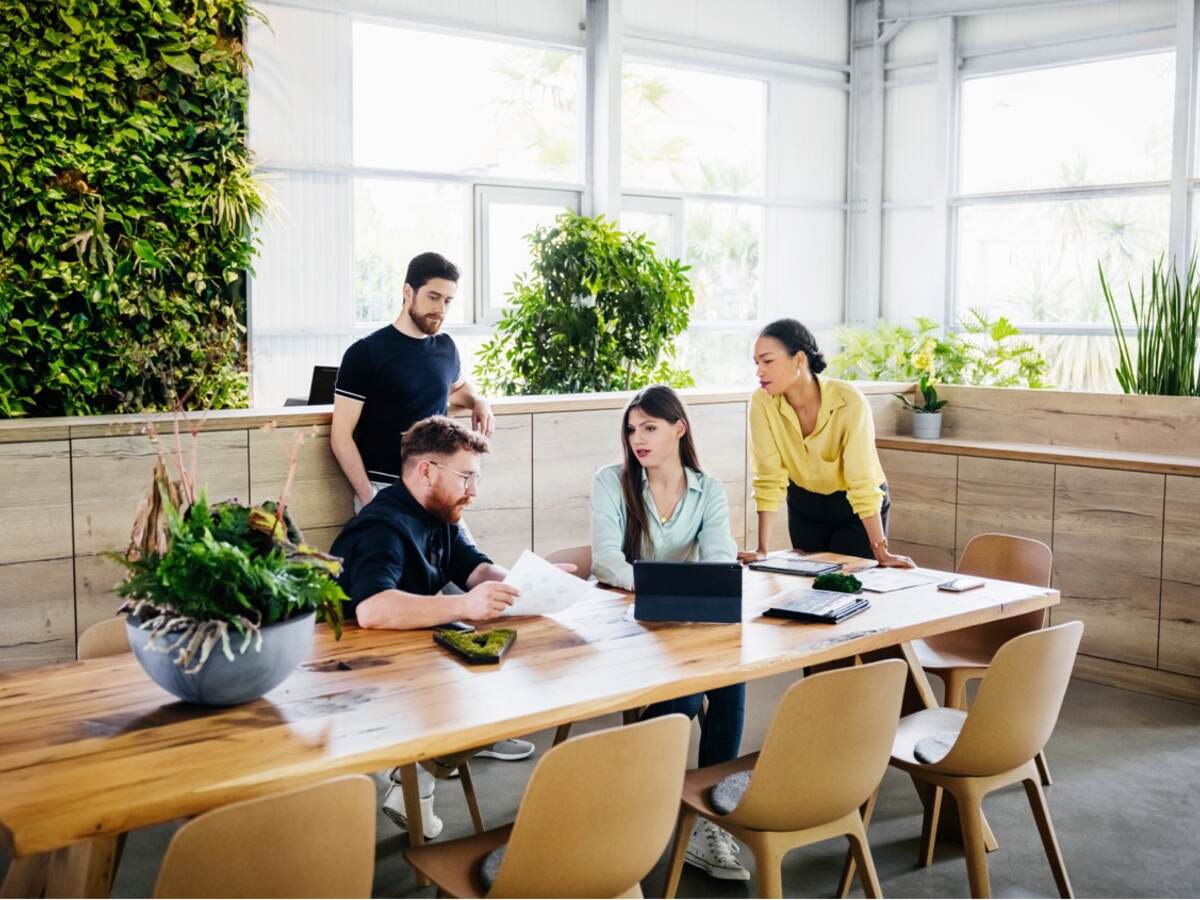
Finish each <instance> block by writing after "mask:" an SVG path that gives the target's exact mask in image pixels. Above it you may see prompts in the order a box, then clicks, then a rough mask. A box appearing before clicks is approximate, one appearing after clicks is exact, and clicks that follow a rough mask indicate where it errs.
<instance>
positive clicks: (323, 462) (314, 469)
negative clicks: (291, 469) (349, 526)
mask: <svg viewBox="0 0 1200 900" xmlns="http://www.w3.org/2000/svg"><path fill="white" fill-rule="evenodd" d="M297 437H302V438H303V439H304V443H302V444H301V445H300V447H299V449H298V450H296V474H295V476H294V477H293V479H292V487H291V491H290V492H289V493H288V500H287V508H288V512H289V513H290V514H291V517H292V520H293V521H294V522H295V523H296V525H297V526H298V527H299V528H300V530H301V531H303V532H304V533H305V535H304V536H305V538H306V539H307V538H308V532H309V531H310V530H312V529H315V528H329V527H332V526H335V525H338V526H340V525H342V524H344V523H345V522H346V520H348V519H349V518H350V517H351V516H353V515H354V491H353V490H352V489H351V487H350V482H349V481H347V480H346V476H345V475H344V474H343V473H342V467H341V466H340V465H338V461H337V459H336V458H335V457H334V455H333V452H332V451H331V450H330V449H329V426H328V425H324V426H320V427H315V426H314V427H311V428H275V429H271V430H269V431H268V430H264V429H261V428H260V429H256V430H254V431H251V432H249V440H250V451H249V456H250V500H251V502H252V503H262V502H263V501H264V500H278V499H279V497H280V495H281V494H282V493H283V487H284V484H285V483H286V482H287V474H288V466H289V465H290V463H291V458H292V449H293V447H294V445H295V442H296V439H297ZM398 450H399V448H397V451H398Z"/></svg>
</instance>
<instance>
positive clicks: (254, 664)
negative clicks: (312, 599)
mask: <svg viewBox="0 0 1200 900" xmlns="http://www.w3.org/2000/svg"><path fill="white" fill-rule="evenodd" d="M316 615H317V614H316V612H310V613H308V615H304V616H297V617H296V618H294V619H288V620H287V621H284V622H276V623H275V624H274V625H265V626H263V627H262V646H261V647H260V648H259V649H257V650H255V648H254V645H253V643H251V645H250V646H249V647H247V648H246V651H245V652H244V653H239V652H238V650H239V649H240V644H241V638H240V637H239V638H238V639H237V640H233V638H232V636H231V643H232V644H233V659H232V660H230V659H229V658H228V657H226V656H225V654H224V652H222V649H221V647H220V645H218V646H216V647H214V648H213V650H212V652H211V653H210V654H209V655H208V659H207V660H205V662H204V665H203V666H202V667H201V668H200V670H199V671H197V672H195V673H194V674H189V673H187V672H185V671H184V666H181V665H179V664H178V663H177V662H176V659H175V657H176V655H177V654H178V652H179V651H178V650H170V651H166V647H167V646H168V645H169V644H170V643H171V640H172V639H171V638H170V637H169V636H168V637H158V638H155V637H152V636H151V633H150V632H149V631H147V630H145V629H142V628H139V627H138V625H139V620H138V619H136V618H135V617H134V616H132V615H131V616H129V617H128V618H127V619H126V622H125V631H126V633H127V634H128V635H129V646H130V647H132V648H133V653H134V655H135V656H136V657H137V659H138V662H140V663H141V664H142V668H143V669H145V670H146V674H147V675H149V676H150V677H151V678H152V679H153V680H154V682H155V683H156V684H158V686H159V687H161V688H163V690H166V691H169V692H170V693H172V694H174V695H175V696H176V697H178V698H179V699H180V700H186V701H187V702H188V703H196V704H199V705H201V706H234V705H235V704H238V703H246V702H248V701H250V700H254V699H256V698H258V697H261V696H262V695H263V694H265V693H267V691H270V690H271V689H272V688H274V687H276V686H278V685H279V684H280V683H282V682H283V680H284V679H285V678H287V677H288V676H289V675H291V674H292V672H293V671H294V670H295V668H296V666H298V665H299V664H300V663H301V662H302V661H303V660H304V659H305V657H307V656H308V653H309V651H310V650H311V649H312V642H313V628H314V624H315V621H316ZM152 644H153V645H154V646H152Z"/></svg>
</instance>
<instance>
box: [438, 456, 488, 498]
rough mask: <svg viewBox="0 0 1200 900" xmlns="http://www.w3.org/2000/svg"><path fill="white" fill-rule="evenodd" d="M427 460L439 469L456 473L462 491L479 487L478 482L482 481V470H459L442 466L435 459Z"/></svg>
mask: <svg viewBox="0 0 1200 900" xmlns="http://www.w3.org/2000/svg"><path fill="white" fill-rule="evenodd" d="M427 461H428V462H429V463H431V464H433V465H435V466H437V467H438V468H439V469H445V470H446V471H447V472H450V473H451V474H453V475H457V476H458V477H459V478H461V479H462V484H463V490H464V491H469V490H470V489H471V487H472V486H474V487H479V482H481V481H483V473H482V472H460V471H458V470H457V469H452V468H450V467H449V466H443V465H442V464H441V463H440V462H438V461H437V460H433V459H431V460H427Z"/></svg>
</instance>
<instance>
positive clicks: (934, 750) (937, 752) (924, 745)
mask: <svg viewBox="0 0 1200 900" xmlns="http://www.w3.org/2000/svg"><path fill="white" fill-rule="evenodd" d="M957 740H958V732H957V731H945V732H942V733H941V734H931V735H929V736H928V737H923V738H921V739H920V740H919V741H917V744H916V746H915V747H913V756H915V757H916V758H917V762H922V763H925V764H926V765H933V764H934V763H936V762H941V761H942V759H943V758H944V757H945V756H946V754H947V753H949V752H950V748H951V747H953V746H954V742H955V741H957Z"/></svg>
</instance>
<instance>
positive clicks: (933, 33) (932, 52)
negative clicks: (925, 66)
mask: <svg viewBox="0 0 1200 900" xmlns="http://www.w3.org/2000/svg"><path fill="white" fill-rule="evenodd" d="M937 36H938V25H937V21H936V20H935V19H929V20H927V21H921V22H909V23H908V24H907V25H905V26H904V29H903V30H902V31H901V32H900V33H899V34H898V35H896V36H895V37H894V38H892V40H891V42H890V43H889V44H888V50H887V61H888V62H890V63H910V62H927V61H929V60H933V59H935V58H937Z"/></svg>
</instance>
